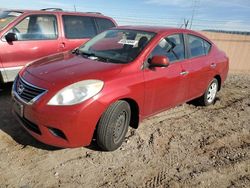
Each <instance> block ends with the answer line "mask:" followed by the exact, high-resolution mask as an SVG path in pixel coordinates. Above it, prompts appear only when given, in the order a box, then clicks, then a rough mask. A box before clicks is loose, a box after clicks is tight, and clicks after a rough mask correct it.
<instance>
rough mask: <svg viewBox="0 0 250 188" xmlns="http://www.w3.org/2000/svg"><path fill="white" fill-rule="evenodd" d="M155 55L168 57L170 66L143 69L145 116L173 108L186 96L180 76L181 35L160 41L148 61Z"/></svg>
mask: <svg viewBox="0 0 250 188" xmlns="http://www.w3.org/2000/svg"><path fill="white" fill-rule="evenodd" d="M171 48H172V49H171ZM156 55H164V56H166V57H168V59H169V61H170V65H169V66H168V67H163V68H161V67H155V68H150V67H148V68H146V69H144V80H145V101H144V112H145V116H149V115H153V114H156V113H158V112H160V111H163V110H166V109H169V108H171V107H174V106H176V105H178V104H180V103H182V102H184V101H185V99H186V95H187V88H186V87H187V86H185V82H184V79H185V78H184V77H183V76H182V75H181V72H182V66H181V63H182V62H183V61H186V60H185V50H184V40H183V35H182V34H175V35H170V36H168V37H166V38H164V39H162V40H161V41H160V42H159V44H158V45H157V46H156V47H155V48H154V50H153V51H152V52H151V55H150V57H149V60H150V58H152V57H153V56H156Z"/></svg>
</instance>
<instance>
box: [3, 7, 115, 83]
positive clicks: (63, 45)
mask: <svg viewBox="0 0 250 188" xmlns="http://www.w3.org/2000/svg"><path fill="white" fill-rule="evenodd" d="M115 26H116V23H115V21H114V20H113V19H111V18H109V17H106V16H103V15H101V14H100V13H80V12H66V11H63V10H61V9H56V8H48V9H42V10H40V11H34V10H4V11H0V49H1V50H0V82H4V83H6V82H12V81H13V80H14V79H15V77H16V75H17V73H18V72H19V71H20V70H21V68H22V67H23V66H24V65H26V64H27V63H29V62H31V61H34V60H37V59H39V58H42V57H45V56H48V55H51V54H55V53H61V52H65V51H68V50H72V49H74V48H76V47H79V46H80V45H82V44H83V43H85V42H86V41H88V40H89V39H90V38H92V37H93V36H95V35H97V34H98V33H101V32H102V31H104V30H107V29H108V28H111V27H115Z"/></svg>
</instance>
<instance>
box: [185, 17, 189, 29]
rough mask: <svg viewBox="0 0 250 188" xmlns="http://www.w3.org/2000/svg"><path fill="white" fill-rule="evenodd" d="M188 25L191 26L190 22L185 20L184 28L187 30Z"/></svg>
mask: <svg viewBox="0 0 250 188" xmlns="http://www.w3.org/2000/svg"><path fill="white" fill-rule="evenodd" d="M188 24H189V20H186V19H184V26H185V29H187V27H188Z"/></svg>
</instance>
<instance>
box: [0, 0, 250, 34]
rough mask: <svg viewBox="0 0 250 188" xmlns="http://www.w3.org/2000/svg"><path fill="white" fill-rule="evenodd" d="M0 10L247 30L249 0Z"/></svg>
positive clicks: (16, 2) (157, 0)
mask: <svg viewBox="0 0 250 188" xmlns="http://www.w3.org/2000/svg"><path fill="white" fill-rule="evenodd" d="M0 3H1V7H0V8H7V9H8V8H11V9H41V8H46V7H58V8H62V9H64V10H68V11H74V6H75V7H76V10H77V11H81V12H101V13H103V14H104V15H107V16H111V17H113V18H114V19H115V20H116V21H117V22H118V24H119V25H164V26H172V27H181V26H183V24H184V19H185V20H189V27H190V23H191V20H192V15H193V22H192V27H191V29H195V30H202V29H217V30H233V31H250V0H126V1H122V0H54V1H49V0H25V1H21V0H11V1H10V0H0Z"/></svg>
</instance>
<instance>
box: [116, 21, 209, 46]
mask: <svg viewBox="0 0 250 188" xmlns="http://www.w3.org/2000/svg"><path fill="white" fill-rule="evenodd" d="M116 29H124V30H126V29H127V30H137V31H146V32H153V33H157V34H167V33H175V32H176V33H188V34H192V35H196V36H199V37H202V38H203V39H205V40H207V41H209V42H211V41H210V40H209V39H208V38H207V37H206V36H204V35H202V34H201V33H199V32H196V31H193V30H190V29H183V28H175V27H165V26H148V25H126V26H118V27H116Z"/></svg>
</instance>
